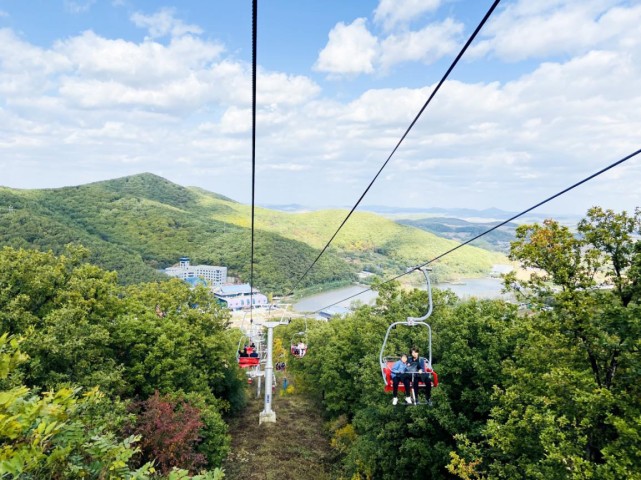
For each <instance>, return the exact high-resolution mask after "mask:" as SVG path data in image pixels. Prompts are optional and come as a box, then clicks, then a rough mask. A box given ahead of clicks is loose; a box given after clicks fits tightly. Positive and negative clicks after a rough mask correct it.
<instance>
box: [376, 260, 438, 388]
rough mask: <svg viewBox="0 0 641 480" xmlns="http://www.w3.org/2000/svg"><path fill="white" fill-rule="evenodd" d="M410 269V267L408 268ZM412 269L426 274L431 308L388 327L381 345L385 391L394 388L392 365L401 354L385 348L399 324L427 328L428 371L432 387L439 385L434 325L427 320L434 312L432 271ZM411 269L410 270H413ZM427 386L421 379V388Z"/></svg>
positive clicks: (380, 355)
mask: <svg viewBox="0 0 641 480" xmlns="http://www.w3.org/2000/svg"><path fill="white" fill-rule="evenodd" d="M408 270H410V269H408ZM411 270H420V271H421V272H423V275H424V276H425V281H426V282H427V294H428V298H429V309H428V311H427V313H426V314H425V315H423V316H422V317H407V319H406V320H405V321H403V322H393V323H392V324H391V325H390V326H389V327H388V328H387V332H386V333H385V338H384V340H383V345H382V347H381V351H380V354H379V363H380V367H381V375H382V377H383V382H384V383H385V391H386V392H391V391H392V390H393V383H392V366H393V365H394V363H395V362H396V361H397V360H399V359H400V356H399V355H386V353H385V349H386V347H387V343H388V339H389V336H390V333H391V331H392V330H393V329H395V328H396V327H397V326H406V327H409V328H415V327H419V328H426V329H427V332H428V348H427V354H428V357H427V358H426V359H425V360H426V373H430V374H431V375H432V387H437V386H438V375H437V373H436V372H435V371H434V369H433V368H432V327H430V325H429V324H428V323H426V322H425V320H427V318H428V317H429V316H430V315H431V314H432V309H433V302H432V284H431V282H430V277H429V275H428V273H427V271H430V270H431V269H424V268H420V267H419V268H412V269H411ZM411 270H410V271H411ZM421 387H422V388H425V384H424V383H423V382H422V381H421V382H419V388H421ZM398 389H399V391H405V387H404V385H403V384H402V383H401V384H400V385H399V386H398Z"/></svg>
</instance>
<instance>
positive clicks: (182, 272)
mask: <svg viewBox="0 0 641 480" xmlns="http://www.w3.org/2000/svg"><path fill="white" fill-rule="evenodd" d="M165 273H166V274H167V275H169V276H170V277H177V278H181V279H183V280H186V279H188V278H197V277H200V278H202V279H203V280H205V281H207V283H208V284H210V285H212V286H220V285H222V284H223V283H225V282H227V267H215V266H212V265H191V264H190V263H189V258H187V257H182V258H181V259H180V262H179V263H178V265H174V266H173V267H169V268H165Z"/></svg>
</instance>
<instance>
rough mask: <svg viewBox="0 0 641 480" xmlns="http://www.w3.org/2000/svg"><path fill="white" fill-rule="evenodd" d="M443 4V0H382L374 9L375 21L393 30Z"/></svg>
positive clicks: (386, 28)
mask: <svg viewBox="0 0 641 480" xmlns="http://www.w3.org/2000/svg"><path fill="white" fill-rule="evenodd" d="M440 5H441V0H380V2H379V4H378V6H377V7H376V10H374V21H375V22H376V23H380V24H382V25H383V28H385V30H392V29H393V28H394V27H396V26H398V25H405V24H407V23H409V22H410V21H412V20H414V19H415V18H417V17H419V16H421V15H423V14H424V13H426V12H432V11H434V10H436V9H438V7H439V6H440Z"/></svg>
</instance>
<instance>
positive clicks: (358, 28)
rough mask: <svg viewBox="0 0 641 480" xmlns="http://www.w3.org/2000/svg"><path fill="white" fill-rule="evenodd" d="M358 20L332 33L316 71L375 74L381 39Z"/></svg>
mask: <svg viewBox="0 0 641 480" xmlns="http://www.w3.org/2000/svg"><path fill="white" fill-rule="evenodd" d="M365 22H366V20H365V19H364V18H357V19H356V20H354V21H353V22H352V23H351V24H350V25H345V24H344V23H343V22H340V23H338V24H337V25H336V26H335V27H334V28H333V29H332V30H331V31H330V32H329V41H328V42H327V45H326V46H325V48H324V49H323V50H321V52H320V53H319V55H318V60H316V64H315V65H314V69H315V70H318V71H321V72H327V73H331V74H359V73H372V72H373V71H374V64H373V62H374V58H375V56H376V54H377V48H378V46H377V40H376V37H374V36H373V35H372V34H371V33H370V32H369V30H368V29H367V26H366V25H365Z"/></svg>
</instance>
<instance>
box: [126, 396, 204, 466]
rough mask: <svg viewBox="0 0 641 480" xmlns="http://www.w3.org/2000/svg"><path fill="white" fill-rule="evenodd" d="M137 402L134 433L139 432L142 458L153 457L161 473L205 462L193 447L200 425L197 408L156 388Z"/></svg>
mask: <svg viewBox="0 0 641 480" xmlns="http://www.w3.org/2000/svg"><path fill="white" fill-rule="evenodd" d="M138 406H139V408H140V413H139V415H138V419H137V421H136V426H135V433H136V434H138V435H142V440H141V441H140V448H141V450H142V453H143V456H144V460H145V461H149V460H155V461H156V466H157V468H158V469H159V470H160V471H161V472H162V473H163V474H166V473H168V472H169V471H170V470H171V469H172V467H179V468H184V469H187V470H189V471H190V472H196V471H197V470H198V469H199V468H200V467H203V466H204V465H205V464H206V459H205V456H204V455H203V454H202V453H198V452H197V451H196V448H197V447H198V443H199V442H200V440H201V438H200V434H199V431H200V429H201V428H202V426H203V422H202V421H201V417H200V410H199V409H198V408H196V407H193V406H192V405H189V404H188V403H187V402H185V401H182V402H177V401H172V400H171V399H170V398H169V397H166V396H165V397H161V396H160V394H159V393H158V391H156V393H155V394H154V395H153V396H152V397H149V398H148V399H147V400H145V401H144V402H141V403H140V404H139V405H138Z"/></svg>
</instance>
